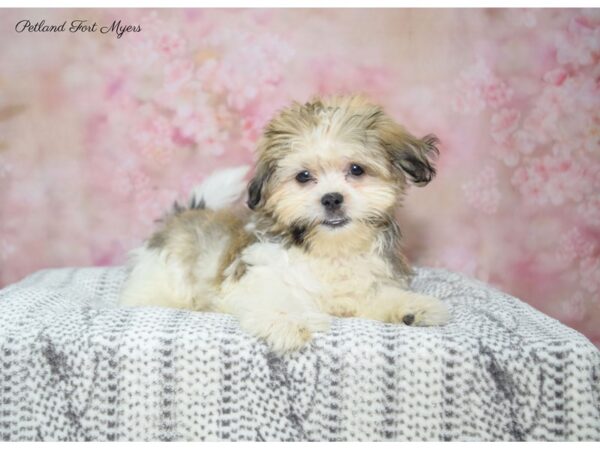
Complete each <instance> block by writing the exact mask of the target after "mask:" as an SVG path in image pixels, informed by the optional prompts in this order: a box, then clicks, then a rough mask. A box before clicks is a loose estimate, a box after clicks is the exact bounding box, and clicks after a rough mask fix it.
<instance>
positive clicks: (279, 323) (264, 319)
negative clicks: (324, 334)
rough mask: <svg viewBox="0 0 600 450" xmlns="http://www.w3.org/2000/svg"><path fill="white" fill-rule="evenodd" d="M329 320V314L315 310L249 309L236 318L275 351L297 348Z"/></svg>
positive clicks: (324, 329)
mask: <svg viewBox="0 0 600 450" xmlns="http://www.w3.org/2000/svg"><path fill="white" fill-rule="evenodd" d="M330 323H331V317H330V316H328V315H327V314H322V313H318V312H306V313H291V312H276V311H271V312H267V313H262V314H261V313H258V312H252V313H249V314H247V315H246V316H244V317H242V318H241V319H240V325H241V327H242V328H243V329H244V330H245V331H247V332H248V333H250V334H252V335H254V336H257V337H259V338H261V339H264V340H265V341H266V342H267V344H268V345H269V347H271V349H272V350H273V351H274V352H276V353H279V354H283V353H287V352H291V351H294V350H299V349H300V348H302V347H303V346H304V345H305V344H306V343H307V342H309V341H310V340H311V338H312V335H313V333H315V332H320V331H327V330H328V329H329V326H330Z"/></svg>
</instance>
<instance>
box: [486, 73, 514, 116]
mask: <svg viewBox="0 0 600 450" xmlns="http://www.w3.org/2000/svg"><path fill="white" fill-rule="evenodd" d="M512 96H513V90H512V89H511V88H510V87H508V85H507V84H506V83H505V82H503V81H501V80H498V79H494V80H493V81H492V82H490V83H488V84H486V85H485V86H484V87H483V97H484V98H485V101H486V102H487V104H488V105H489V106H490V107H491V108H493V109H498V108H500V107H501V106H504V105H505V104H506V103H508V101H509V100H510V99H511V98H512Z"/></svg>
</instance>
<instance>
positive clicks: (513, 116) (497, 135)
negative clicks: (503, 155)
mask: <svg viewBox="0 0 600 450" xmlns="http://www.w3.org/2000/svg"><path fill="white" fill-rule="evenodd" d="M520 118H521V113H520V112H519V111H518V110H516V109H502V110H500V111H499V112H497V113H496V114H494V115H493V116H492V121H491V134H492V139H493V140H494V141H495V142H496V143H498V144H504V143H506V142H507V140H508V138H509V137H510V135H511V134H512V133H513V132H514V131H515V130H516V129H517V127H518V125H519V119H520Z"/></svg>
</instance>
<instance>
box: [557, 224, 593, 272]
mask: <svg viewBox="0 0 600 450" xmlns="http://www.w3.org/2000/svg"><path fill="white" fill-rule="evenodd" d="M599 245H600V242H598V239H597V238H596V237H595V236H594V235H593V234H591V233H589V232H585V233H584V232H583V231H582V229H581V228H579V227H572V228H571V229H570V230H569V231H568V232H566V233H565V234H563V235H562V236H561V237H560V239H559V240H558V251H557V255H556V256H557V257H558V259H559V260H561V261H563V262H564V263H565V265H568V264H571V263H573V261H575V260H577V259H580V258H588V257H590V256H591V255H592V254H594V253H595V252H596V251H597V250H600V248H599Z"/></svg>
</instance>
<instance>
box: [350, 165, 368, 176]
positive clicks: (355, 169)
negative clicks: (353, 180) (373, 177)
mask: <svg viewBox="0 0 600 450" xmlns="http://www.w3.org/2000/svg"><path fill="white" fill-rule="evenodd" d="M350 173H351V174H352V175H354V176H355V177H360V176H361V175H362V174H363V173H365V171H364V169H363V168H362V167H360V166H359V165H358V164H352V165H351V166H350Z"/></svg>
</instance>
